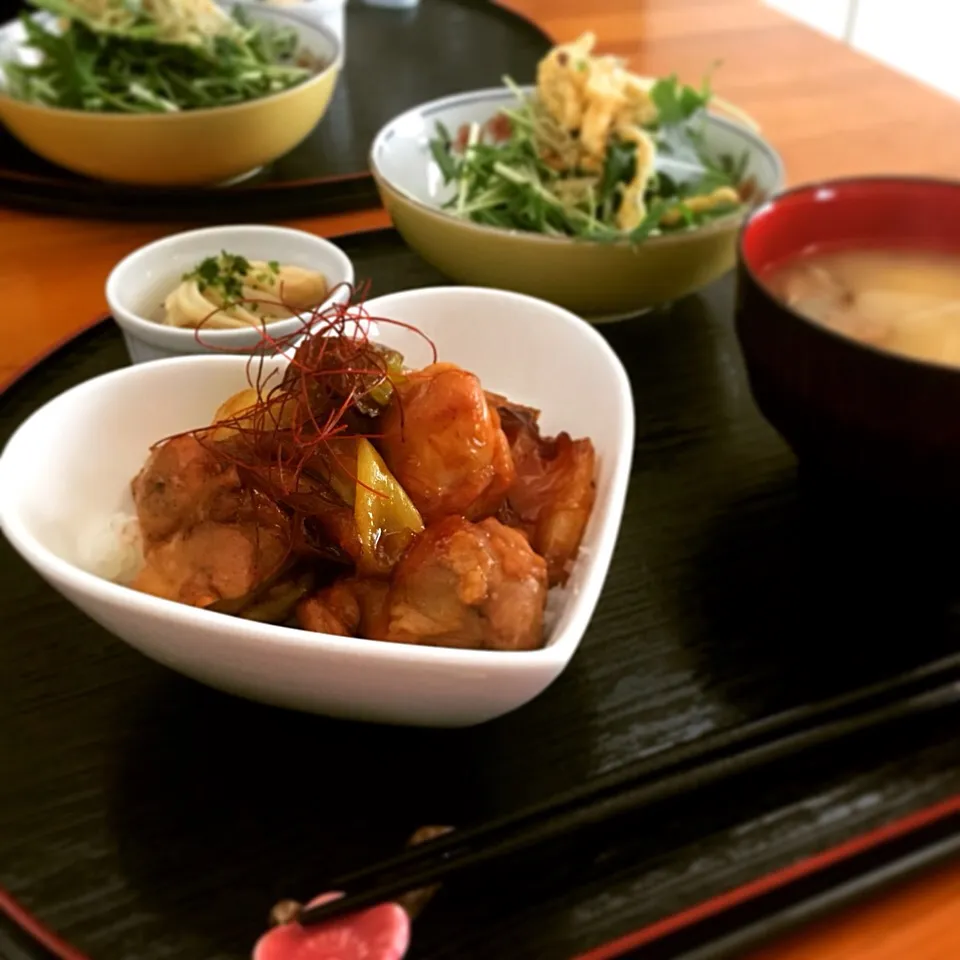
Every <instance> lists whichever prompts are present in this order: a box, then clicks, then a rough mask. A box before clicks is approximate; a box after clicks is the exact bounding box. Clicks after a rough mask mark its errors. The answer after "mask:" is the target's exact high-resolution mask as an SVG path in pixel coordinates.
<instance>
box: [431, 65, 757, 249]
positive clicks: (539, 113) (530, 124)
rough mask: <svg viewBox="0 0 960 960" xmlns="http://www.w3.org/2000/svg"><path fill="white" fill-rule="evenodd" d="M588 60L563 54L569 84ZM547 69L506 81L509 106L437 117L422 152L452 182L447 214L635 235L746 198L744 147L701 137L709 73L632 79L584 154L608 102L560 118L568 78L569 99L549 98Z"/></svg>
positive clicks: (601, 236)
mask: <svg viewBox="0 0 960 960" xmlns="http://www.w3.org/2000/svg"><path fill="white" fill-rule="evenodd" d="M560 56H561V57H562V56H563V52H562V48H561V54H560ZM545 62H546V61H545ZM585 62H586V61H584V60H581V61H580V62H579V63H574V62H571V63H570V65H569V66H568V65H567V61H566V60H561V61H560V63H561V64H562V65H563V67H564V68H565V69H568V71H575V72H574V73H573V74H572V76H573V80H574V81H576V79H577V77H576V72H581V73H582V72H584V71H585V70H586V69H587V67H585V66H584V63H585ZM559 69H560V68H559V67H558V70H559ZM545 76H546V81H548V80H550V79H551V75H550V74H544V72H543V65H541V74H540V77H539V82H538V86H537V89H536V90H535V91H534V92H532V93H529V94H528V93H525V92H524V91H522V90H521V89H519V88H518V87H517V86H516V85H515V84H514V83H513V82H512V81H511V80H510V79H509V78H505V81H504V82H505V83H506V84H507V86H508V87H509V88H510V89H511V90H512V91H513V93H514V94H515V96H516V105H515V106H513V107H511V108H505V109H503V110H502V111H501V112H500V113H499V114H498V115H497V116H496V117H494V118H491V120H489V121H488V122H487V123H486V124H483V125H480V124H473V125H467V126H465V127H464V128H461V129H460V130H459V131H456V132H455V133H454V132H451V131H450V130H448V129H446V128H445V127H444V126H443V125H442V124H439V123H438V124H437V127H436V135H435V137H434V138H433V139H432V140H431V142H430V152H431V154H432V156H433V159H434V160H435V161H436V163H437V165H438V166H439V168H440V171H441V173H442V175H443V177H444V180H445V182H446V183H447V184H452V185H454V186H455V188H456V189H455V193H454V194H453V196H452V197H451V199H450V200H449V201H448V202H447V203H446V204H445V207H446V209H448V210H449V211H450V212H451V213H453V214H455V215H456V216H458V217H462V218H465V219H469V220H472V221H473V222H475V223H479V224H484V225H487V226H491V227H500V228H506V229H512V230H524V231H532V232H535V233H542V234H549V235H555V236H568V237H575V238H580V239H588V240H600V241H612V240H629V241H631V242H634V243H637V242H640V241H642V240H644V239H646V238H647V237H649V236H651V235H656V234H660V233H666V232H673V231H679V230H687V229H691V228H696V227H699V226H702V225H703V224H705V223H707V222H709V221H712V220H714V219H716V218H718V217H724V216H728V215H730V214H732V213H734V212H736V211H738V210H740V209H741V208H742V207H743V206H744V198H745V196H746V192H747V189H746V188H747V185H745V183H744V175H745V167H746V163H747V157H746V155H744V156H740V157H734V156H717V155H716V154H715V153H714V152H713V151H711V150H710V149H709V147H708V144H707V142H706V123H707V108H708V106H709V104H710V101H711V90H710V86H709V82H708V81H705V82H704V84H703V86H702V87H701V88H699V89H697V88H694V87H690V86H685V85H683V84H681V83H679V82H678V81H677V79H676V78H675V77H668V78H666V79H661V80H658V81H656V82H654V83H652V84H651V85H649V86H648V87H644V88H642V89H641V88H639V87H637V86H636V85H634V87H633V88H631V89H632V90H633V93H634V99H635V101H636V103H637V104H638V105H637V106H635V107H634V108H633V113H631V114H630V116H629V119H630V122H629V123H624V122H620V123H619V125H618V124H617V123H616V122H615V118H614V117H613V114H612V112H611V122H610V129H609V134H608V135H607V136H606V137H605V138H604V139H603V143H602V148H601V150H598V149H596V148H594V149H593V150H592V152H591V151H590V150H589V149H585V148H584V147H583V143H582V141H583V139H584V137H585V136H586V134H587V132H588V124H592V127H593V128H596V126H597V121H596V117H597V116H598V115H599V116H600V117H601V120H602V118H603V116H604V114H603V110H604V109H605V104H603V103H601V104H600V107H599V108H598V109H594V105H591V104H590V103H587V104H586V107H582V106H576V105H575V108H574V109H573V113H572V116H573V117H574V119H572V120H571V119H568V118H569V117H570V115H571V107H570V100H571V97H572V96H573V94H571V93H570V86H571V85H570V83H569V82H568V83H567V85H566V86H565V87H563V88H561V92H562V94H563V96H565V97H566V99H565V100H564V99H562V98H561V99H558V98H557V97H553V99H551V97H550V95H549V94H550V93H551V88H550V87H549V86H547V85H546V81H545V79H544V78H545ZM626 76H627V78H628V80H627V81H625V82H631V81H639V78H634V77H631V76H630V75H626ZM565 79H566V80H567V81H569V80H570V77H566V78H565ZM580 96H581V97H585V96H586V94H583V93H580ZM621 99H622V98H621ZM641 101H642V103H641ZM617 102H620V101H617ZM591 109H593V114H592V115H591V113H590V110H591ZM612 109H613V108H611V111H612ZM581 126H582V130H581V129H580V127H581ZM594 132H595V131H594ZM628 205H629V206H630V209H629V210H628V209H627V206H628Z"/></svg>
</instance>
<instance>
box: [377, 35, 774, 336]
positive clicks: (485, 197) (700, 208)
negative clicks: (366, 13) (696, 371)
mask: <svg viewBox="0 0 960 960" xmlns="http://www.w3.org/2000/svg"><path fill="white" fill-rule="evenodd" d="M580 43H582V41H581V42H580ZM590 46H592V41H591V42H590V43H589V44H588V45H587V46H586V48H585V49H586V51H587V52H589V48H590ZM583 50H584V47H583V46H581V48H580V52H583ZM577 52H578V51H577V47H576V45H568V46H567V47H566V48H564V47H560V48H556V50H555V51H552V52H551V54H548V57H547V58H546V59H545V60H544V62H543V63H541V66H540V71H539V73H538V86H537V87H536V88H531V87H528V88H516V87H513V86H512V85H508V86H505V87H503V88H495V89H489V90H479V91H475V92H472V93H465V94H458V95H455V96H450V97H445V98H443V99H440V100H435V101H433V102H431V103H427V104H424V105H422V106H420V107H416V108H415V109H413V110H410V111H408V112H406V113H404V114H402V115H401V116H399V117H397V118H395V119H394V120H392V121H391V122H390V123H388V124H387V125H386V126H385V127H384V128H383V129H382V130H381V131H380V133H379V134H378V135H377V137H376V139H375V140H374V143H373V147H372V150H371V168H372V170H373V174H374V177H375V178H376V181H377V185H378V187H379V190H380V195H381V198H382V199H383V202H384V205H385V206H386V208H387V210H388V211H389V212H390V215H391V217H392V218H393V222H394V224H395V226H396V227H397V229H398V230H399V231H400V233H401V234H402V235H403V237H404V239H405V240H406V241H407V242H408V243H409V244H410V246H411V247H413V248H414V249H415V250H417V251H418V252H419V253H420V254H421V256H423V257H424V258H425V259H426V260H428V261H429V262H430V263H432V264H433V265H434V266H436V267H437V268H438V269H439V270H441V271H442V272H443V273H445V274H446V275H447V276H449V277H451V278H452V279H454V280H457V281H460V282H462V283H468V284H474V285H482V286H493V287H502V288H505V289H508V290H516V291H519V292H521V293H527V294H532V295H533V296H537V297H541V298H543V299H546V300H550V301H552V302H553V303H556V304H559V305H561V306H564V307H566V308H567V309H570V310H574V311H576V312H578V313H580V314H581V315H583V316H585V317H587V318H588V319H595V320H602V319H612V318H614V317H621V316H628V315H632V314H635V313H637V312H640V311H642V310H644V309H647V308H650V307H652V306H655V305H658V304H662V303H666V302H669V301H672V300H675V299H677V298H679V297H682V296H684V295H686V294H689V293H691V292H693V291H695V290H697V289H699V288H701V287H703V286H704V285H706V284H707V283H709V282H711V281H712V280H714V279H716V278H717V277H719V276H720V275H721V274H723V273H724V272H726V271H727V270H728V269H730V268H731V267H732V266H733V264H734V262H735V258H736V257H735V247H736V235H737V230H738V228H739V226H740V224H741V222H742V221H743V219H744V216H745V215H746V213H747V212H748V210H750V209H751V208H752V207H753V206H755V205H756V204H757V203H758V202H760V201H762V200H763V199H765V198H766V197H768V196H770V195H771V194H773V193H775V192H776V191H777V190H778V189H780V188H781V186H782V184H783V168H782V165H781V162H780V159H779V157H778V155H777V153H776V152H775V151H774V150H773V149H772V148H771V147H770V146H769V144H767V143H766V142H765V141H764V140H763V139H762V138H761V137H760V136H759V135H758V134H757V132H756V131H755V129H753V128H751V126H750V125H749V119H746V120H744V119H742V118H741V119H738V120H736V121H734V120H730V119H726V118H723V117H720V116H717V115H716V114H714V113H711V112H709V108H710V106H711V102H710V101H711V97H710V94H709V89H708V88H707V87H704V88H703V89H701V90H695V89H693V88H690V87H685V86H682V85H681V84H679V83H678V82H677V81H676V80H675V79H674V78H667V79H664V80H660V81H656V82H653V81H644V80H643V78H638V77H631V76H629V75H627V80H626V81H623V82H626V83H628V84H631V85H633V86H632V88H628V90H627V93H628V94H630V89H633V90H635V91H637V90H639V91H640V92H639V93H635V94H634V95H636V96H638V97H639V96H648V99H647V101H645V102H646V104H647V107H646V109H647V114H646V119H647V122H646V124H645V125H644V127H642V128H641V129H642V131H643V132H642V133H638V132H637V131H636V129H633V128H630V129H629V130H627V132H626V133H624V134H623V135H622V136H624V137H630V136H632V137H633V138H634V139H633V140H632V141H630V140H625V139H622V138H621V135H613V136H611V138H610V142H609V143H607V144H606V145H605V147H604V150H605V153H604V156H603V159H602V163H599V164H596V165H595V168H594V169H592V170H583V169H578V168H576V167H568V168H567V169H564V168H563V165H562V164H561V163H559V162H558V159H557V157H556V156H555V155H554V154H553V149H554V148H553V145H552V143H553V141H552V140H551V138H552V137H554V136H559V137H560V138H561V140H562V139H563V138H566V141H567V142H568V145H569V142H575V141H577V140H578V139H579V138H585V137H586V136H587V135H588V133H589V128H588V125H589V124H591V123H592V124H594V126H596V119H597V111H596V110H594V112H593V114H592V117H591V115H590V114H588V113H587V112H585V111H582V110H580V106H578V107H577V108H576V109H574V111H573V114H572V115H573V116H574V117H577V118H578V119H575V120H571V121H570V124H581V122H582V126H583V131H581V130H580V129H579V128H575V129H573V131H572V135H571V134H570V133H569V132H564V131H562V130H561V131H560V132H559V133H557V131H556V130H555V129H553V127H554V124H553V121H552V120H550V118H549V117H548V118H547V119H548V121H549V123H548V124H547V129H546V130H544V129H542V123H541V119H539V118H538V116H537V115H536V111H537V109H539V108H538V107H537V104H538V103H539V102H541V101H542V102H550V101H549V98H550V97H551V96H553V97H554V99H556V98H555V93H556V91H555V89H551V82H552V81H553V80H554V79H555V75H556V74H557V72H558V71H559V72H560V73H562V72H563V69H565V68H566V67H567V65H568V63H569V64H570V69H572V70H583V69H584V67H583V66H582V63H583V61H580V62H576V61H574V60H573V59H572V57H573V56H574V54H577ZM557 56H559V57H560V61H559V63H560V65H561V66H560V67H558V68H557V69H556V70H554V71H553V73H551V72H550V64H549V62H548V61H549V59H550V57H557ZM607 59H609V58H607ZM545 65H546V67H545ZM610 69H619V68H615V67H611V68H610ZM567 79H569V77H568V78H567ZM575 79H576V78H575V77H574V80H575ZM621 80H622V78H621ZM644 84H646V85H647V86H646V88H645V89H646V91H647V92H646V93H644V92H643V89H641V88H642V85H644ZM598 86H602V84H598ZM556 102H557V105H556V107H555V111H556V113H557V115H558V116H561V115H563V112H564V111H565V110H566V109H568V107H569V104H565V103H564V102H563V101H562V99H561V100H559V101H556ZM584 102H586V101H584ZM581 106H582V103H581ZM588 109H589V105H588ZM606 109H607V105H606V104H603V103H601V104H600V113H601V114H602V113H603V111H604V110H606ZM578 111H579V112H578ZM581 113H582V117H581ZM601 120H603V117H602V116H601ZM621 129H623V128H622V127H621ZM562 148H563V145H562V143H560V142H559V141H558V146H557V149H558V150H560V149H562ZM651 149H652V152H651ZM640 150H644V151H646V153H645V157H646V159H647V160H649V161H650V163H652V164H655V171H656V172H654V173H653V174H652V176H651V177H650V179H649V182H648V183H647V184H646V187H645V189H644V192H643V203H642V204H641V205H640V207H639V208H638V210H639V212H637V211H635V215H634V216H633V218H632V221H631V219H630V218H626V220H624V218H623V216H622V214H621V213H620V210H621V207H622V205H623V203H625V202H626V197H627V196H628V195H629V191H630V189H631V186H630V185H631V183H634V182H635V178H636V173H637V163H638V157H637V154H638V152H639V151H640ZM654 154H655V160H654V159H653V156H654ZM651 169H652V168H651ZM637 189H640V188H637Z"/></svg>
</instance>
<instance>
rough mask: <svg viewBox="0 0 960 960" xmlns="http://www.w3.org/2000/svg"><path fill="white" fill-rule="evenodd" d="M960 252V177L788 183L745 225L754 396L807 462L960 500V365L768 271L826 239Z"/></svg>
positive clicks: (739, 317)
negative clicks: (904, 342)
mask: <svg viewBox="0 0 960 960" xmlns="http://www.w3.org/2000/svg"><path fill="white" fill-rule="evenodd" d="M864 247H870V248H883V249H887V250H889V249H895V250H907V251H917V250H932V251H935V252H942V253H950V254H956V255H960V182H958V183H954V182H948V181H941V180H924V179H911V178H864V179H855V180H838V181H834V182H826V183H819V184H814V185H811V186H805V187H800V188H798V189H795V190H790V191H787V192H786V193H783V194H781V195H779V196H778V197H776V198H775V199H773V200H772V201H770V202H769V203H767V204H765V205H764V206H763V207H761V208H759V209H758V210H757V211H756V212H755V213H754V214H753V216H752V217H750V219H749V220H748V221H747V222H746V223H745V224H744V227H743V230H742V232H741V235H740V244H739V264H738V297H737V309H736V329H737V336H738V338H739V341H740V348H741V350H742V352H743V356H744V360H745V362H746V367H747V374H748V377H749V381H750V388H751V390H752V392H753V398H754V401H755V402H756V404H757V406H758V407H759V409H760V411H761V413H762V414H763V415H764V416H765V417H766V418H767V420H768V421H769V422H770V423H771V424H772V425H773V426H774V427H775V428H776V430H778V431H779V433H780V434H781V435H782V436H783V437H784V439H785V440H786V441H787V443H789V444H790V446H791V447H792V448H793V450H794V452H795V453H796V454H797V456H798V457H799V459H800V461H801V463H802V464H803V465H804V466H806V465H807V464H810V465H812V466H814V467H816V468H817V469H818V470H822V469H825V470H827V471H828V472H832V473H833V474H834V475H837V476H840V477H843V478H845V479H847V480H854V481H856V482H858V483H860V482H862V483H863V484H864V485H865V487H864V490H865V491H868V492H872V493H878V492H890V493H898V494H907V495H909V496H911V497H917V496H919V497H924V498H934V499H937V500H940V499H944V498H946V499H948V500H954V501H960V367H951V366H946V365H942V364H937V363H932V362H927V361H923V360H916V359H910V358H908V357H904V356H902V355H898V354H894V353H891V352H887V351H884V350H881V349H878V348H876V347H873V346H869V345H867V344H864V343H861V342H858V341H856V340H853V339H851V338H848V337H846V336H843V335H841V334H838V333H835V332H833V331H831V330H829V329H827V328H826V327H823V326H821V325H819V324H818V323H816V322H814V321H811V320H808V319H806V318H804V317H803V316H801V315H800V314H798V313H796V312H795V311H793V310H791V309H790V308H789V307H787V306H786V305H785V304H784V303H782V302H781V301H780V300H778V299H777V298H776V297H775V296H774V295H773V294H772V293H771V292H770V291H769V290H768V289H767V287H766V286H765V282H764V277H765V276H766V275H767V274H768V271H770V270H771V269H773V268H775V267H776V266H778V265H781V264H783V263H786V262H789V261H790V260H791V259H792V258H794V257H797V256H799V255H802V254H806V253H809V252H811V251H816V250H817V249H818V248H824V249H830V250H834V249H843V248H849V249H857V248H864Z"/></svg>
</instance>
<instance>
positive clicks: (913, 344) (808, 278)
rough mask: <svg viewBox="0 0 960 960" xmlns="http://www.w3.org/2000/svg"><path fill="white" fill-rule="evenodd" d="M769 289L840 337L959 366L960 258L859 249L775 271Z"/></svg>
mask: <svg viewBox="0 0 960 960" xmlns="http://www.w3.org/2000/svg"><path fill="white" fill-rule="evenodd" d="M764 280H765V283H766V285H767V287H768V289H769V290H770V291H771V292H772V293H773V294H774V295H775V296H776V297H778V298H779V299H781V300H783V301H784V302H785V303H786V304H788V305H789V306H790V307H791V308H793V309H794V310H796V311H797V312H798V313H802V314H803V315H804V316H805V317H808V318H809V319H810V320H814V321H816V322H817V323H821V324H823V325H824V326H825V327H829V328H830V329H831V330H835V331H836V332H837V333H841V334H844V335H846V336H848V337H852V338H853V339H854V340H859V341H861V342H863V343H868V344H871V345H873V346H875V347H879V348H881V349H884V350H889V351H891V352H893V353H899V354H903V355H905V356H908V357H916V358H918V359H922V360H933V361H936V362H939V363H946V364H953V365H956V366H960V256H955V255H950V254H940V253H932V252H923V251H914V252H911V251H905V250H883V249H880V250H870V249H860V250H857V249H853V250H839V251H832V252H824V253H813V254H809V255H804V256H802V257H798V258H797V259H795V260H791V261H790V262H789V263H786V264H784V265H782V266H778V267H774V268H773V269H772V270H771V271H770V272H769V274H768V275H767V276H766V277H765V278H764Z"/></svg>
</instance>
